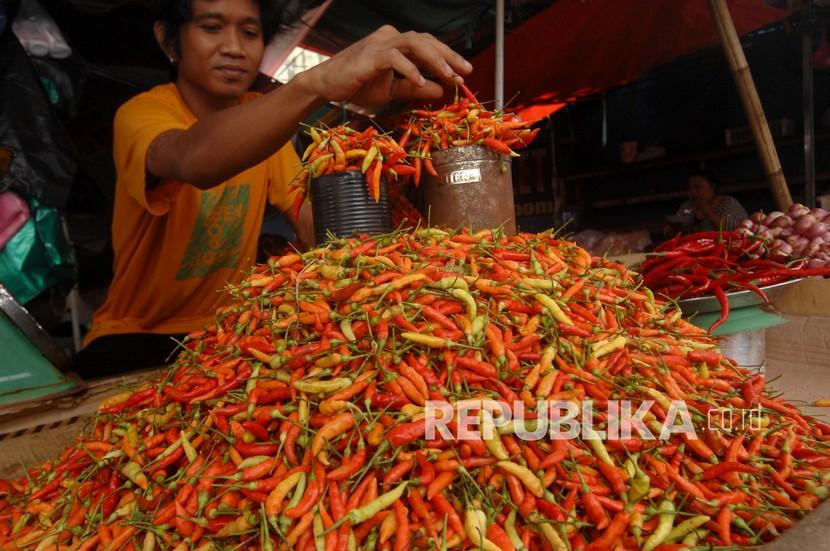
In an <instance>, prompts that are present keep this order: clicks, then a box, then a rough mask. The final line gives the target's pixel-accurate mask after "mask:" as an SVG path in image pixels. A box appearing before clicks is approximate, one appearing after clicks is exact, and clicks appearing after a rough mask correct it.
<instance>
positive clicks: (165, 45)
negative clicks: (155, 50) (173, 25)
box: [153, 21, 178, 63]
mask: <svg viewBox="0 0 830 551" xmlns="http://www.w3.org/2000/svg"><path fill="white" fill-rule="evenodd" d="M166 30H167V29H166V28H165V25H164V22H163V21H156V22H155V23H153V34H154V35H155V37H156V42H158V45H159V48H161V51H162V52H164V56H165V57H166V58H167V59H169V60H170V63H176V61H178V60H177V59H176V52H175V50H174V49H173V45H172V44H170V43H169V42H168V41H167V33H166V32H165V31H166Z"/></svg>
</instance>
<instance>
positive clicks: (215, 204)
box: [176, 184, 251, 280]
mask: <svg viewBox="0 0 830 551" xmlns="http://www.w3.org/2000/svg"><path fill="white" fill-rule="evenodd" d="M250 191H251V190H250V187H249V185H248V184H244V185H238V186H229V187H226V188H225V189H223V190H222V191H221V192H219V191H216V192H212V193H211V192H207V193H202V194H201V196H202V198H201V202H200V205H199V214H198V215H197V216H196V222H195V223H194V224H193V231H192V233H191V235H190V241H189V243H188V245H187V250H186V251H185V253H184V257H183V258H182V262H181V264H180V265H179V271H178V273H177V274H176V279H177V280H184V279H188V278H191V277H205V276H207V275H209V274H212V273H213V272H215V271H217V270H219V269H221V268H235V267H236V266H237V265H238V264H239V256H240V254H241V253H242V233H243V229H244V222H245V214H246V213H247V212H248V200H249V197H250Z"/></svg>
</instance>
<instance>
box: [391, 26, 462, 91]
mask: <svg viewBox="0 0 830 551" xmlns="http://www.w3.org/2000/svg"><path fill="white" fill-rule="evenodd" d="M393 44H394V47H395V48H396V49H398V50H400V51H401V52H403V53H405V54H406V56H407V57H409V58H411V59H413V60H414V61H415V62H416V63H417V64H418V65H419V66H421V67H423V68H425V69H426V70H428V71H429V72H431V73H433V74H434V75H435V76H437V77H439V78H441V79H443V80H446V81H452V80H453V79H454V78H455V76H456V75H457V74H458V72H459V70H461V71H464V73H465V74H466V73H467V72H469V71H466V67H464V66H463V64H459V60H461V61H462V62H463V63H466V61H464V59H463V58H462V57H461V56H459V55H458V54H455V53H454V52H453V51H452V50H451V49H450V48H449V47H447V46H444V45H442V44H441V43H440V41H438V40H437V39H436V38H435V37H433V36H431V35H428V34H418V33H405V34H402V35H400V36H398V37H397V39H396V40H394V41H393ZM449 54H452V57H449ZM450 62H453V63H455V64H456V65H458V67H453V66H452V65H451V64H450Z"/></svg>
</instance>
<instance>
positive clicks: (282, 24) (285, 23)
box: [149, 0, 322, 55]
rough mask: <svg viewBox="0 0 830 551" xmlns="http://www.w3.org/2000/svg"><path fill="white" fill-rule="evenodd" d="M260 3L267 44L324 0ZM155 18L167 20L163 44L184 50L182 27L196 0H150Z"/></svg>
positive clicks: (260, 15) (188, 17) (256, 0)
mask: <svg viewBox="0 0 830 551" xmlns="http://www.w3.org/2000/svg"><path fill="white" fill-rule="evenodd" d="M253 1H254V2H255V3H256V4H257V6H259V18H260V22H261V25H262V38H263V41H264V42H265V44H268V43H269V42H270V41H271V39H272V38H274V35H275V34H277V32H279V31H280V30H281V29H283V28H287V27H291V26H292V25H295V24H297V23H299V21H300V19H301V18H302V16H303V14H304V13H305V12H306V11H307V10H309V9H311V8H314V7H316V6H318V5H320V4H321V3H322V0H253ZM149 5H150V11H151V13H152V15H153V20H154V21H160V22H161V23H163V24H164V44H165V45H166V46H168V47H172V48H173V50H174V51H175V52H176V55H180V54H181V44H180V42H179V31H181V28H182V25H184V24H185V23H187V22H188V21H190V20H191V19H192V18H193V0H149Z"/></svg>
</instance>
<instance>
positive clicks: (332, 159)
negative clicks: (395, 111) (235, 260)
mask: <svg viewBox="0 0 830 551" xmlns="http://www.w3.org/2000/svg"><path fill="white" fill-rule="evenodd" d="M306 134H308V135H309V136H310V137H311V143H310V144H309V145H308V147H307V148H306V150H305V151H304V152H303V157H302V162H303V170H302V171H301V172H300V174H299V175H298V176H297V178H295V180H294V181H293V182H292V183H291V188H292V191H293V189H299V192H298V193H297V195H296V196H295V202H294V218H295V219H296V218H297V217H298V214H299V211H300V207H301V206H302V204H303V201H305V198H306V195H307V194H308V183H309V180H310V179H312V178H317V177H319V176H325V175H327V174H334V173H335V172H346V171H361V172H362V173H363V174H365V175H366V183H367V185H368V186H369V194H370V195H371V196H372V197H373V198H374V200H375V201H378V200H379V199H380V178H381V176H386V177H387V179H394V180H397V179H398V178H400V177H406V176H410V175H412V174H414V173H415V168H414V167H412V166H411V165H409V164H408V163H407V159H406V151H405V150H404V149H403V147H401V146H400V145H398V143H397V142H396V141H395V140H393V139H392V138H391V137H389V136H387V135H385V134H381V133H379V132H378V130H377V128H375V127H374V126H369V127H368V128H366V130H363V131H362V132H359V131H357V130H355V129H353V128H351V127H349V125H348V124H343V125H340V126H336V127H334V128H314V127H309V128H308V130H306Z"/></svg>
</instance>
